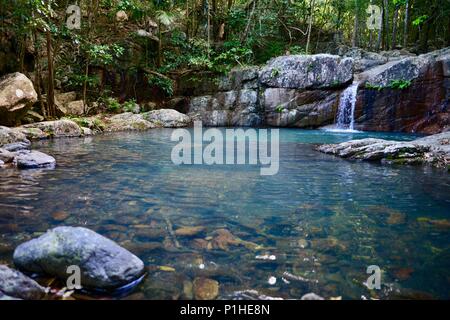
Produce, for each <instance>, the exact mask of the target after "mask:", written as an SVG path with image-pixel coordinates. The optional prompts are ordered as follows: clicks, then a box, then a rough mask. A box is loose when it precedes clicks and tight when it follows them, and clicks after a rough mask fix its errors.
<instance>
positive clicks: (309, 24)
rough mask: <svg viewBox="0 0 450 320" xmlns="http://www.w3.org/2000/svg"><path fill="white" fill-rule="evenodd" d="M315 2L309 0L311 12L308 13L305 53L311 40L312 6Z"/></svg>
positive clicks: (314, 0)
mask: <svg viewBox="0 0 450 320" xmlns="http://www.w3.org/2000/svg"><path fill="white" fill-rule="evenodd" d="M315 4H316V0H311V12H310V13H309V22H308V39H307V40H306V49H305V52H306V54H309V44H310V42H311V30H312V24H313V19H314V7H315Z"/></svg>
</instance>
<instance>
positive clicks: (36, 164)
mask: <svg viewBox="0 0 450 320" xmlns="http://www.w3.org/2000/svg"><path fill="white" fill-rule="evenodd" d="M14 161H15V162H16V165H17V167H18V168H19V169H33V168H53V167H54V166H55V164H56V160H55V158H53V157H52V156H49V155H48V154H45V153H43V152H40V151H30V152H21V153H20V154H19V155H18V156H17V157H16V158H15V160H14Z"/></svg>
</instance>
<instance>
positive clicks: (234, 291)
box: [0, 129, 450, 299]
mask: <svg viewBox="0 0 450 320" xmlns="http://www.w3.org/2000/svg"><path fill="white" fill-rule="evenodd" d="M221 130H222V129H221ZM171 133H172V129H154V130H150V131H148V132H143V133H119V134H111V135H99V136H95V137H88V138H79V139H78V138H77V139H56V140H52V141H42V142H39V143H35V144H34V146H33V148H34V149H36V150H40V151H43V152H46V153H48V154H50V155H52V156H54V157H55V158H56V160H57V166H56V168H55V169H53V170H43V169H40V170H22V171H19V170H15V169H1V170H0V263H12V253H13V251H14V248H15V247H16V246H17V245H19V244H20V243H22V242H24V241H27V240H29V239H31V238H33V237H36V236H38V235H40V234H41V233H42V232H45V231H46V230H47V229H49V228H52V227H55V226H61V225H71V226H84V227H87V228H90V229H92V230H95V231H97V232H99V233H100V234H102V235H104V236H106V237H108V238H110V239H112V240H114V241H116V242H117V243H118V244H120V245H122V246H123V247H125V248H127V249H128V250H130V251H131V252H133V253H134V254H136V255H137V256H138V257H140V258H141V259H142V260H143V261H144V263H145V265H146V266H147V270H148V274H147V276H146V278H145V279H144V281H143V282H142V283H141V284H139V285H138V286H137V287H136V288H135V289H134V291H133V292H131V293H130V295H129V296H128V297H127V298H134V299H192V298H193V297H194V296H195V292H193V288H192V282H193V281H194V279H195V278H197V277H206V278H210V279H213V280H215V281H217V282H218V283H219V285H220V287H219V298H222V299H248V298H258V297H261V296H263V295H264V296H269V297H280V298H284V299H299V298H300V297H301V296H302V295H304V294H306V293H309V292H314V293H316V294H319V295H321V296H323V297H325V298H327V299H330V298H338V297H341V298H342V299H365V298H366V299H371V298H373V299H408V298H411V299H414V298H421V299H423V298H434V299H449V298H450V228H449V219H450V175H449V174H448V173H446V172H445V171H439V170H436V169H432V168H429V167H415V166H386V165H379V164H372V163H364V162H350V161H346V160H342V159H338V158H335V157H333V156H329V155H325V154H321V153H319V152H317V151H315V150H314V144H318V143H334V142H342V141H347V140H351V139H357V138H366V137H375V138H384V139H394V140H412V139H414V138H415V137H414V136H412V135H400V134H381V133H352V134H348V133H332V132H325V131H304V130H294V129H282V130H280V167H279V172H278V174H276V175H273V176H261V175H260V170H259V167H257V166H249V165H231V166H230V165H217V166H207V165H181V166H176V165H174V164H173V163H172V161H171V149H172V147H173V146H174V145H175V144H176V143H175V142H172V141H171V140H170V136H171ZM192 227H193V228H192ZM371 265H376V266H379V268H380V269H381V270H382V273H381V289H380V290H369V289H368V288H367V287H366V285H365V282H366V280H367V278H368V277H369V276H370V274H367V273H366V270H367V267H368V266H371ZM79 298H87V296H85V295H80V296H79ZM114 298H118V297H114ZM120 298H123V297H120Z"/></svg>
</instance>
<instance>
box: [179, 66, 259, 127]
mask: <svg viewBox="0 0 450 320" xmlns="http://www.w3.org/2000/svg"><path fill="white" fill-rule="evenodd" d="M258 76H259V69H258V68H256V67H251V68H239V69H233V70H231V71H230V72H229V73H228V75H226V76H222V77H219V78H217V77H214V76H211V75H210V76H209V77H208V76H207V77H206V78H204V79H202V80H201V81H200V83H195V82H182V83H181V84H180V87H181V88H180V92H181V93H183V94H186V95H189V96H192V95H194V97H192V98H191V99H190V102H189V106H188V110H189V112H188V115H189V116H190V117H191V118H192V119H193V120H195V121H198V120H201V121H202V122H203V125H205V126H211V127H217V126H260V125H262V124H263V123H264V114H263V110H262V108H261V104H260V102H259V100H260V99H259V93H260V90H259V80H258ZM192 85H194V86H195V88H190V86H192ZM187 88H190V91H189V90H188V89H187Z"/></svg>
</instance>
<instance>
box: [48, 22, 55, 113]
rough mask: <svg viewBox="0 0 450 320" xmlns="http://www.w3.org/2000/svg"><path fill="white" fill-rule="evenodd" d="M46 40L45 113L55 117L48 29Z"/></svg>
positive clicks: (50, 40) (53, 82) (53, 84)
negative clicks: (46, 80) (46, 86)
mask: <svg viewBox="0 0 450 320" xmlns="http://www.w3.org/2000/svg"><path fill="white" fill-rule="evenodd" d="M45 35H46V40H47V64H48V89H47V110H48V112H47V114H48V115H49V116H50V117H55V116H56V112H55V79H54V71H53V49H52V35H51V33H50V30H47V31H46V32H45Z"/></svg>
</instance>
